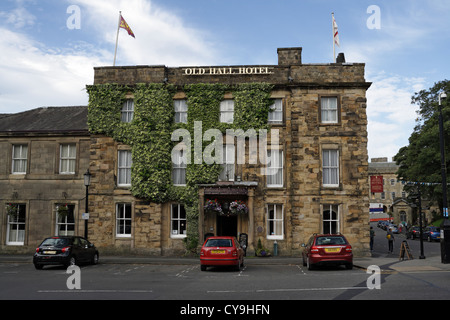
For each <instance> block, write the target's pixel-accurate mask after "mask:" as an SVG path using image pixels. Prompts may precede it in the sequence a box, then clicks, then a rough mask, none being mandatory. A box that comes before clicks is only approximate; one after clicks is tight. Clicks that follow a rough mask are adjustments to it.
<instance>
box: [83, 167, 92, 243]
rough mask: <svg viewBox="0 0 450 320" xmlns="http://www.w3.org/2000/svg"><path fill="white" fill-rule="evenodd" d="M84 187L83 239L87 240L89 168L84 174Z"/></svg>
mask: <svg viewBox="0 0 450 320" xmlns="http://www.w3.org/2000/svg"><path fill="white" fill-rule="evenodd" d="M84 185H85V187H86V205H85V209H84V210H85V211H86V215H87V216H86V217H84V237H85V238H86V239H87V238H88V219H89V186H90V185H91V173H90V172H89V168H88V169H87V171H86V173H85V174H84Z"/></svg>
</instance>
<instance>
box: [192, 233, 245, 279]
mask: <svg viewBox="0 0 450 320" xmlns="http://www.w3.org/2000/svg"><path fill="white" fill-rule="evenodd" d="M209 266H235V267H236V268H237V269H238V270H241V267H243V266H244V250H243V249H242V248H241V246H240V244H239V242H238V241H237V240H236V238H235V237H209V238H208V239H206V241H205V243H204V244H203V246H202V249H201V251H200V268H201V270H202V271H206V268H207V267H209Z"/></svg>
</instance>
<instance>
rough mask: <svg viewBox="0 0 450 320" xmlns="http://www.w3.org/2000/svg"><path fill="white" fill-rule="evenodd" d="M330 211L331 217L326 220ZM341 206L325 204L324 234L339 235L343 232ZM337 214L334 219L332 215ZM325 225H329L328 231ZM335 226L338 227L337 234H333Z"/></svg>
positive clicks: (323, 212)
mask: <svg viewBox="0 0 450 320" xmlns="http://www.w3.org/2000/svg"><path fill="white" fill-rule="evenodd" d="M327 211H329V212H330V216H329V218H328V219H325V212H327ZM340 211H341V206H340V205H338V204H324V205H323V206H322V233H324V234H332V233H339V232H340V231H341V224H340V216H341V212H340ZM333 212H335V213H336V218H335V219H333V215H332V213H333ZM325 223H328V230H325ZM333 225H335V226H336V232H332V230H333Z"/></svg>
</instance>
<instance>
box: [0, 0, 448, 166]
mask: <svg viewBox="0 0 450 320" xmlns="http://www.w3.org/2000/svg"><path fill="white" fill-rule="evenodd" d="M119 11H122V16H123V17H124V19H125V20H126V21H127V23H128V25H129V26H130V28H131V29H132V30H133V32H134V34H135V38H132V37H131V36H129V35H128V34H127V32H126V30H124V29H120V32H119V46H118V50H117V60H116V65H118V66H122V65H166V66H168V67H180V66H198V65H202V66H208V65H217V66H220V65H253V64H254V65H264V64H268V65H276V64H277V63H278V58H277V48H283V47H302V48H303V51H302V61H303V63H312V64H314V63H331V62H333V38H332V23H331V21H332V20H331V13H332V12H334V16H335V19H336V22H337V25H338V32H339V40H340V46H339V47H336V54H337V53H339V52H343V53H344V54H345V58H346V61H347V62H359V63H365V64H366V68H365V78H366V81H369V82H372V85H371V87H370V88H369V90H368V91H367V116H368V133H369V142H368V152H369V158H373V157H388V160H391V159H392V157H393V156H394V155H395V154H396V153H397V152H398V150H399V148H401V147H403V146H405V145H408V138H409V136H410V135H411V133H412V131H413V128H414V126H415V121H416V118H417V114H416V111H417V109H418V106H416V105H412V104H411V96H412V95H413V94H414V93H415V92H418V91H420V90H422V89H428V88H430V87H432V86H433V85H434V83H436V82H438V81H441V80H445V79H449V73H450V63H449V51H450V41H449V40H450V1H448V0H391V1H387V0H378V1H377V0H370V1H366V0H239V1H238V0H189V1H186V0H95V1H92V0H1V2H0V35H1V36H0V57H1V58H0V113H16V112H22V111H26V110H30V109H34V108H39V107H47V106H78V105H87V103H88V96H87V93H86V90H85V86H86V85H87V84H92V82H93V77H94V70H93V68H94V67H97V66H111V65H112V64H113V60H114V48H115V42H116V33H117V24H118V18H119Z"/></svg>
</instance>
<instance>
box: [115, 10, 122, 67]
mask: <svg viewBox="0 0 450 320" xmlns="http://www.w3.org/2000/svg"><path fill="white" fill-rule="evenodd" d="M121 17H122V11H119V22H118V23H117V35H116V48H115V49H114V63H113V66H115V65H116V54H117V43H118V42H119V29H120V18H121Z"/></svg>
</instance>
